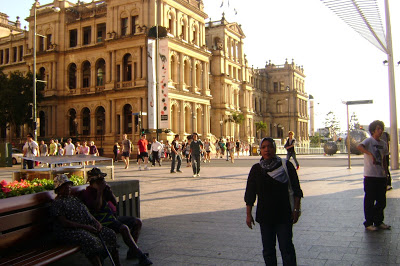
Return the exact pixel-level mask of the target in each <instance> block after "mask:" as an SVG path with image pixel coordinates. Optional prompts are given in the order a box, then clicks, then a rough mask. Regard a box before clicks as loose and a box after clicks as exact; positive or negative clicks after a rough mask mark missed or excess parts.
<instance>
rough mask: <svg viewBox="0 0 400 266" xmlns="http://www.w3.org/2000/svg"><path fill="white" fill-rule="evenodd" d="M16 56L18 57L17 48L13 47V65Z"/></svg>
mask: <svg viewBox="0 0 400 266" xmlns="http://www.w3.org/2000/svg"><path fill="white" fill-rule="evenodd" d="M17 56H18V52H17V47H13V63H14V62H17Z"/></svg>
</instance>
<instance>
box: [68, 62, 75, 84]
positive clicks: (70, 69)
mask: <svg viewBox="0 0 400 266" xmlns="http://www.w3.org/2000/svg"><path fill="white" fill-rule="evenodd" d="M68 88H70V89H76V65H75V64H74V63H72V64H70V65H69V67H68Z"/></svg>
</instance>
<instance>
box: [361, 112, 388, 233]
mask: <svg viewBox="0 0 400 266" xmlns="http://www.w3.org/2000/svg"><path fill="white" fill-rule="evenodd" d="M384 128H385V125H384V124H383V122H382V121H379V120H375V121H374V122H372V123H371V124H370V125H369V128H368V130H369V132H370V133H371V137H369V138H367V139H365V140H363V141H362V142H361V143H360V144H359V145H358V146H357V149H358V150H359V151H361V152H362V153H364V192H365V195H364V216H365V222H364V226H365V229H366V230H368V231H377V230H379V229H383V230H390V228H391V227H390V225H387V224H384V223H383V219H384V215H383V210H384V209H385V207H386V182H387V179H386V176H387V173H386V171H387V166H386V160H385V156H386V155H387V154H388V153H389V152H388V148H387V144H386V142H384V141H383V140H381V139H380V138H381V135H382V133H383V130H384Z"/></svg>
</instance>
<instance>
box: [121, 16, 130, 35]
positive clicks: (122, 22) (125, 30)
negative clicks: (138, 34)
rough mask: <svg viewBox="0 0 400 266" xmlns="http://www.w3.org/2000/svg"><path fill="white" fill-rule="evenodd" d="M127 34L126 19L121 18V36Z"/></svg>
mask: <svg viewBox="0 0 400 266" xmlns="http://www.w3.org/2000/svg"><path fill="white" fill-rule="evenodd" d="M127 33H128V18H121V36H126V34H127Z"/></svg>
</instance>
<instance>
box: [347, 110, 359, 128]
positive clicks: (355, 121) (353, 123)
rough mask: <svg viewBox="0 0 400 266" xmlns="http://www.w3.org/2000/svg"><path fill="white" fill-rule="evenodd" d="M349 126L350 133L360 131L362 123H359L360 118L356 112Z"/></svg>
mask: <svg viewBox="0 0 400 266" xmlns="http://www.w3.org/2000/svg"><path fill="white" fill-rule="evenodd" d="M349 126H350V131H352V130H356V129H360V122H358V117H357V115H356V113H354V112H353V114H352V115H351V117H350V123H349Z"/></svg>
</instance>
